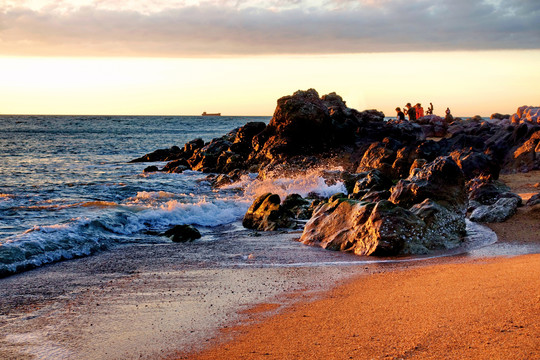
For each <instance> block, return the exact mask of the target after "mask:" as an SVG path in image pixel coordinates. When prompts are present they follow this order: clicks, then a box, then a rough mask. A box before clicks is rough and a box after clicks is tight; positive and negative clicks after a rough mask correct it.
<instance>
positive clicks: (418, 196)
mask: <svg viewBox="0 0 540 360" xmlns="http://www.w3.org/2000/svg"><path fill="white" fill-rule="evenodd" d="M391 192H392V195H391V196H390V199H389V200H390V201H391V202H393V203H394V204H397V205H400V206H402V207H404V208H410V207H411V206H413V205H414V204H418V203H421V202H422V201H424V200H425V199H431V200H434V201H436V202H438V203H439V204H440V205H442V206H445V207H447V208H449V209H450V210H453V211H456V212H458V213H462V214H464V213H465V211H466V209H467V202H468V199H467V192H466V188H465V176H464V175H463V171H461V169H460V168H459V166H458V165H457V164H456V162H455V161H454V160H452V158H451V157H439V158H437V159H435V160H434V161H433V162H430V163H427V164H426V165H424V166H423V167H422V168H421V169H420V170H418V171H417V172H415V174H413V175H412V176H410V177H409V178H407V179H405V180H400V181H399V182H398V183H397V185H396V186H394V187H393V188H392V189H391Z"/></svg>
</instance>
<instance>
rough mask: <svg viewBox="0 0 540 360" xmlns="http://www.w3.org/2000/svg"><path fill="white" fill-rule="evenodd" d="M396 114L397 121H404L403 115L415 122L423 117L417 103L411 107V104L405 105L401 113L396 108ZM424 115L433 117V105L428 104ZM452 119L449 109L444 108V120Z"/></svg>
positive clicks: (421, 109)
mask: <svg viewBox="0 0 540 360" xmlns="http://www.w3.org/2000/svg"><path fill="white" fill-rule="evenodd" d="M396 112H397V119H398V120H405V115H408V116H409V121H415V120H416V119H420V118H421V117H424V108H423V107H422V104H420V103H417V104H416V105H414V106H412V105H411V103H407V105H405V107H404V108H403V111H402V110H401V108H400V107H397V108H396ZM425 114H426V115H433V104H432V103H429V107H428V108H427V110H426V113H425ZM449 117H452V115H451V114H450V109H449V108H446V118H447V119H448V118H449Z"/></svg>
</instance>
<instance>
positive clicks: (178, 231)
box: [161, 225, 201, 242]
mask: <svg viewBox="0 0 540 360" xmlns="http://www.w3.org/2000/svg"><path fill="white" fill-rule="evenodd" d="M161 235H162V236H167V237H169V238H171V240H172V241H173V242H190V241H193V240H196V239H200V238H201V233H200V232H199V230H197V229H196V228H194V227H193V226H191V225H176V226H174V227H173V228H171V229H169V230H167V231H165V232H164V233H163V234H161Z"/></svg>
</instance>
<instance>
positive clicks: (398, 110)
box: [396, 107, 405, 121]
mask: <svg viewBox="0 0 540 360" xmlns="http://www.w3.org/2000/svg"><path fill="white" fill-rule="evenodd" d="M396 112H397V119H398V120H400V121H404V120H405V114H404V113H403V111H401V108H400V107H397V108H396Z"/></svg>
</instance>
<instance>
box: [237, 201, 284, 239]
mask: <svg viewBox="0 0 540 360" xmlns="http://www.w3.org/2000/svg"><path fill="white" fill-rule="evenodd" d="M280 203H281V199H280V198H279V195H277V194H272V193H266V194H263V195H261V196H259V197H258V198H257V199H255V201H254V202H253V204H252V205H251V206H250V208H249V209H248V211H247V212H246V214H245V215H244V220H243V221H242V225H243V226H244V227H245V228H248V229H254V230H260V231H274V230H277V229H279V228H288V227H291V226H293V225H294V223H293V221H292V220H291V214H290V213H289V211H287V210H286V209H284V208H283V207H282V206H281V205H280Z"/></svg>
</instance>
